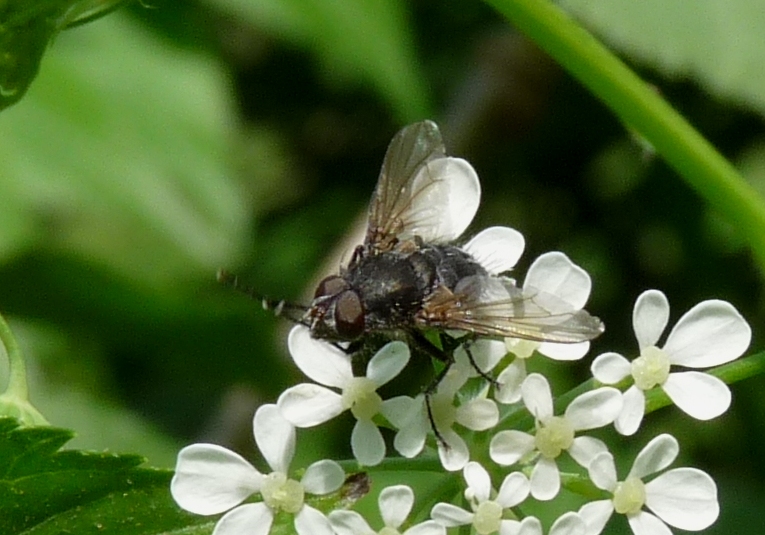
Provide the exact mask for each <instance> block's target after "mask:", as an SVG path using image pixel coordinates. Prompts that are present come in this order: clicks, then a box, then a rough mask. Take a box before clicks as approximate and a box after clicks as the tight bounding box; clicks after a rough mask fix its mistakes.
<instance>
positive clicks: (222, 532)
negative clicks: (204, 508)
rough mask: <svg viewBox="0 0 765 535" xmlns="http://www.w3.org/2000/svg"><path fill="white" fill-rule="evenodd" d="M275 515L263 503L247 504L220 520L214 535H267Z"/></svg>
mask: <svg viewBox="0 0 765 535" xmlns="http://www.w3.org/2000/svg"><path fill="white" fill-rule="evenodd" d="M273 521H274V514H273V513H272V512H271V509H269V508H268V507H267V506H266V504H264V503H263V502H258V503H247V504H244V505H240V506H239V507H237V508H236V509H232V510H231V511H229V512H228V513H226V514H225V515H223V516H222V517H221V519H220V520H218V523H217V524H215V529H214V530H213V535H242V533H247V534H248V535H267V533H268V532H269V531H271V524H272V523H273Z"/></svg>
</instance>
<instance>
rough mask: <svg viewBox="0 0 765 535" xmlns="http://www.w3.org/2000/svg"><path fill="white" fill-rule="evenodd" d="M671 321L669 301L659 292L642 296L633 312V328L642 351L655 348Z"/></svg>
mask: <svg viewBox="0 0 765 535" xmlns="http://www.w3.org/2000/svg"><path fill="white" fill-rule="evenodd" d="M667 321H669V301H667V297H666V296H665V295H664V294H663V293H661V292H660V291H659V290H648V291H645V292H643V293H642V294H640V296H639V297H638V298H637V301H635V308H634V309H633V310H632V328H633V329H634V330H635V337H636V338H637V341H638V347H639V348H640V349H641V350H642V349H644V348H646V347H649V346H655V345H656V342H658V341H659V337H660V336H661V333H663V332H664V328H665V327H666V326H667Z"/></svg>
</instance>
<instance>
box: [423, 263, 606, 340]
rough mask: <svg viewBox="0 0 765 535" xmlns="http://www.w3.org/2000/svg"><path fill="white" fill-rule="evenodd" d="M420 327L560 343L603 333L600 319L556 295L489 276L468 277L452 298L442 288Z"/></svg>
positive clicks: (428, 303) (431, 300)
mask: <svg viewBox="0 0 765 535" xmlns="http://www.w3.org/2000/svg"><path fill="white" fill-rule="evenodd" d="M417 321H418V323H419V324H420V325H422V326H426V327H438V328H441V329H457V330H463V331H468V332H473V333H476V334H479V335H483V336H499V337H513V338H523V339H526V340H536V341H540V342H560V343H576V342H584V341H586V340H591V339H593V338H595V337H597V336H598V335H600V334H601V333H602V332H603V330H604V326H603V322H601V321H600V319H598V318H596V317H595V316H592V315H590V314H589V313H588V312H586V311H585V310H578V309H574V308H573V307H572V306H570V305H568V304H567V303H565V302H563V301H562V300H561V299H560V298H558V297H555V296H554V295H551V294H547V293H544V292H541V291H538V290H534V289H528V288H524V289H521V288H518V287H517V286H515V284H514V283H513V281H512V280H511V279H507V278H500V277H491V276H473V277H467V278H465V279H464V280H463V281H460V283H459V284H458V285H457V287H456V288H455V290H454V291H453V292H452V291H450V290H448V289H447V288H440V289H439V290H437V291H436V292H434V293H433V294H432V295H431V297H430V298H428V299H427V300H426V302H425V304H424V306H423V309H422V310H421V311H420V313H419V314H418V317H417Z"/></svg>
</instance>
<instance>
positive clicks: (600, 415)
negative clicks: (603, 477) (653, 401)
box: [489, 373, 622, 500]
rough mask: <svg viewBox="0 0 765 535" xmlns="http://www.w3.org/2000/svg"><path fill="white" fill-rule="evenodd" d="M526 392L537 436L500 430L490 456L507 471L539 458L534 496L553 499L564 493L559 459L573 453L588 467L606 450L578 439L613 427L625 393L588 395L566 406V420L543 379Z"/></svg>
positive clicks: (532, 379)
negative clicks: (585, 433) (582, 433)
mask: <svg viewBox="0 0 765 535" xmlns="http://www.w3.org/2000/svg"><path fill="white" fill-rule="evenodd" d="M521 390H522V397H523V403H524V404H525V405H526V408H527V409H528V410H529V412H531V414H532V415H533V416H534V420H535V422H536V433H535V434H534V435H530V434H528V433H524V432H522V431H516V430H504V431H500V432H499V433H497V434H496V435H495V436H494V438H492V440H491V443H490V445H489V456H490V457H491V458H492V460H493V461H494V462H496V463H497V464H500V465H503V466H507V465H511V464H515V463H517V462H519V461H524V460H532V459H533V458H534V457H535V456H536V457H537V459H536V464H535V466H534V469H533V470H532V472H531V495H532V496H534V498H536V499H538V500H551V499H552V498H554V497H555V496H556V495H557V494H558V491H559V490H560V472H559V471H558V465H557V463H556V459H557V458H558V456H560V454H561V453H563V452H564V451H568V453H569V455H571V457H572V458H573V459H574V460H575V461H576V462H577V463H579V464H580V465H582V466H584V467H587V466H588V465H589V463H590V461H591V460H592V459H593V458H594V457H595V456H596V455H597V454H599V453H601V452H604V451H607V448H606V445H605V444H603V442H602V441H600V440H598V439H596V438H592V437H576V436H575V434H576V432H577V431H583V430H587V429H596V428H598V427H603V426H605V425H608V424H610V423H612V422H613V421H614V418H616V416H617V415H618V414H619V411H620V410H621V407H622V401H621V392H619V391H618V390H617V389H615V388H611V387H603V388H598V389H596V390H592V391H590V392H585V393H584V394H581V395H580V396H577V397H576V398H575V399H574V400H573V401H572V402H571V403H570V404H569V406H568V407H566V411H565V413H564V415H563V416H554V414H553V399H552V393H551V392H550V385H549V383H548V382H547V379H545V378H544V376H542V375H540V374H538V373H532V374H531V375H529V376H528V377H527V378H526V380H525V381H524V382H523V385H522V387H521Z"/></svg>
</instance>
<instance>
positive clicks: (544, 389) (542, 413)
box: [521, 373, 553, 420]
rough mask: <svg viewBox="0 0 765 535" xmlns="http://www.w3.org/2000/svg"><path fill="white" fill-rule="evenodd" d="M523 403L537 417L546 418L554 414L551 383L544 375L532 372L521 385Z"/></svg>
mask: <svg viewBox="0 0 765 535" xmlns="http://www.w3.org/2000/svg"><path fill="white" fill-rule="evenodd" d="M521 394H522V396H523V404H524V405H526V408H527V409H528V410H529V412H530V413H531V414H533V415H534V417H535V418H537V419H539V420H544V419H545V418H549V417H550V416H552V415H553V399H552V392H551V391H550V384H549V383H548V382H547V379H545V376H544V375H541V374H538V373H532V374H531V375H529V376H528V377H526V379H525V380H524V381H523V384H522V385H521Z"/></svg>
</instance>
